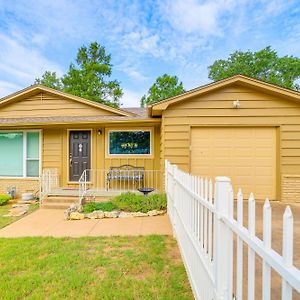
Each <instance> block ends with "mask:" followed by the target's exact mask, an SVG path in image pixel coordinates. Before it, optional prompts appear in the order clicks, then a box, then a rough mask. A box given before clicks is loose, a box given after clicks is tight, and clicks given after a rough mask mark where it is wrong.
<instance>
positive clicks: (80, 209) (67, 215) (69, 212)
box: [64, 203, 82, 220]
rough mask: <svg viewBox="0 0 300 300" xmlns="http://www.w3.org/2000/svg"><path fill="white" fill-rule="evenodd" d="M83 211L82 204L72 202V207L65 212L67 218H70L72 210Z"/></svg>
mask: <svg viewBox="0 0 300 300" xmlns="http://www.w3.org/2000/svg"><path fill="white" fill-rule="evenodd" d="M81 211H82V205H78V204H75V203H72V204H71V205H70V207H69V208H68V209H67V210H66V211H65V212H64V217H65V220H70V215H71V213H72V212H81Z"/></svg>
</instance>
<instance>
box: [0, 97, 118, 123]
mask: <svg viewBox="0 0 300 300" xmlns="http://www.w3.org/2000/svg"><path fill="white" fill-rule="evenodd" d="M101 115H103V116H111V115H115V114H114V113H112V112H109V111H107V110H102V109H100V108H96V107H93V106H90V105H88V104H85V103H80V102H77V101H73V100H70V99H66V98H63V97H60V96H56V95H53V94H50V93H39V94H37V95H35V96H31V97H28V98H26V99H23V100H20V101H17V102H14V103H9V105H4V106H3V107H1V109H0V118H1V117H2V118H22V117H48V116H49V117H51V116H101Z"/></svg>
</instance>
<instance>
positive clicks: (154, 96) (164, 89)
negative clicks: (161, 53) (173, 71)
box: [140, 74, 185, 107]
mask: <svg viewBox="0 0 300 300" xmlns="http://www.w3.org/2000/svg"><path fill="white" fill-rule="evenodd" d="M184 91H185V90H184V87H183V84H182V82H179V79H178V77H177V76H170V75H168V74H164V75H162V76H160V77H158V78H157V79H156V81H155V83H154V84H153V85H152V86H151V87H150V89H149V90H148V93H147V95H144V96H143V97H142V98H141V101H140V102H141V107H145V106H148V105H151V104H154V103H156V102H159V101H161V100H164V99H167V98H170V97H174V96H177V95H179V94H182V93H184Z"/></svg>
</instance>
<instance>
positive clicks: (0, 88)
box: [0, 80, 22, 98]
mask: <svg viewBox="0 0 300 300" xmlns="http://www.w3.org/2000/svg"><path fill="white" fill-rule="evenodd" d="M21 88H22V87H21V86H19V85H17V84H14V83H12V82H9V81H5V80H0V98H2V97H5V96H8V95H9V94H12V93H14V92H17V91H18V90H20V89H21Z"/></svg>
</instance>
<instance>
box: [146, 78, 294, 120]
mask: <svg viewBox="0 0 300 300" xmlns="http://www.w3.org/2000/svg"><path fill="white" fill-rule="evenodd" d="M236 84H238V85H241V86H244V87H246V88H250V89H257V90H260V91H261V92H264V93H269V94H273V95H276V96H277V97H278V96H280V97H283V98H285V99H289V100H294V101H300V93H299V92H297V91H293V90H289V89H286V88H283V87H280V86H276V85H273V84H269V83H266V82H263V81H261V80H257V79H254V78H250V77H246V76H243V75H235V76H232V77H229V78H226V79H223V80H220V81H217V82H213V83H210V84H207V85H204V86H200V87H198V88H195V89H193V90H190V91H188V92H186V93H184V94H181V95H178V96H175V97H172V98H169V99H166V100H163V101H161V102H158V103H156V104H153V105H151V106H149V107H148V114H149V115H151V116H160V115H161V114H162V111H164V110H166V109H167V108H168V107H169V106H170V105H173V104H176V103H180V102H182V101H186V100H190V99H191V98H193V97H196V96H201V95H204V94H207V93H210V92H214V91H216V90H218V89H222V88H225V87H229V86H232V85H236Z"/></svg>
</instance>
